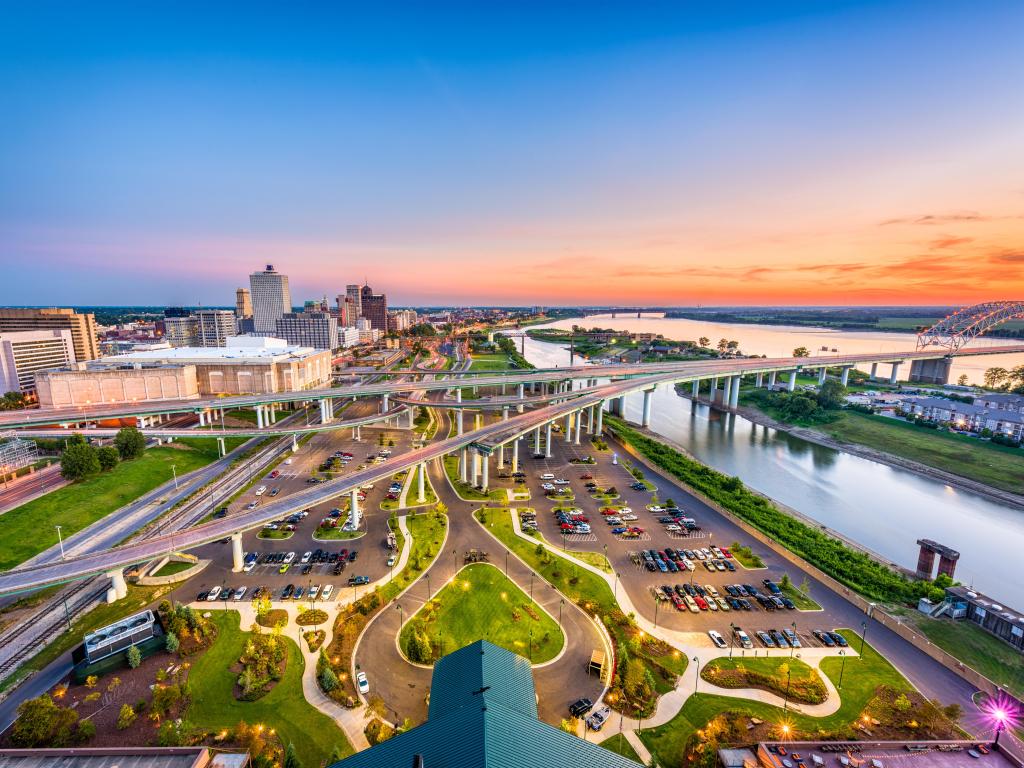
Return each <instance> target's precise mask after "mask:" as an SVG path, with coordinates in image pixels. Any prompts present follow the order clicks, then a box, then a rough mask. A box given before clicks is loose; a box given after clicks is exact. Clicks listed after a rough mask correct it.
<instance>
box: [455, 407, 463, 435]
mask: <svg viewBox="0 0 1024 768" xmlns="http://www.w3.org/2000/svg"><path fill="white" fill-rule="evenodd" d="M462 419H463V416H462V409H459V410H457V411H456V412H455V434H457V435H461V434H462V430H463V426H462Z"/></svg>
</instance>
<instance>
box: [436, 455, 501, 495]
mask: <svg viewBox="0 0 1024 768" xmlns="http://www.w3.org/2000/svg"><path fill="white" fill-rule="evenodd" d="M444 471H445V472H447V473H448V478H449V479H450V480H451V481H452V485H453V486H454V488H455V492H456V493H457V494H458V495H459V496H461V497H462V498H463V499H466V500H467V501H498V502H504V501H505V500H506V494H505V490H504V489H503V488H494V489H492V490H490V491H488V492H487V493H483V492H482V491H479V490H477V489H476V488H474V487H473V486H471V485H469V484H468V483H464V482H462V481H461V480H460V479H459V457H458V456H445V457H444Z"/></svg>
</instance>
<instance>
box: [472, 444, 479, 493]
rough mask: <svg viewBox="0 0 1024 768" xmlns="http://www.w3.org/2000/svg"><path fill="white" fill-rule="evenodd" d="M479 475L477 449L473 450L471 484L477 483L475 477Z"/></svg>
mask: <svg viewBox="0 0 1024 768" xmlns="http://www.w3.org/2000/svg"><path fill="white" fill-rule="evenodd" d="M479 477H480V453H479V452H478V451H473V479H472V483H473V485H477V484H478V481H477V478H479Z"/></svg>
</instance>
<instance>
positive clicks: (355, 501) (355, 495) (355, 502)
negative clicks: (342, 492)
mask: <svg viewBox="0 0 1024 768" xmlns="http://www.w3.org/2000/svg"><path fill="white" fill-rule="evenodd" d="M349 506H350V507H351V511H352V519H353V520H355V519H356V518H357V517H358V515H359V489H358V488H353V489H352V491H351V495H350V496H349Z"/></svg>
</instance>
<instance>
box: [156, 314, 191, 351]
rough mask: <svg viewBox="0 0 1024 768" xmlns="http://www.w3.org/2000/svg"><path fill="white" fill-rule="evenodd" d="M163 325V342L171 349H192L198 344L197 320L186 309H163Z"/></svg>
mask: <svg viewBox="0 0 1024 768" xmlns="http://www.w3.org/2000/svg"><path fill="white" fill-rule="evenodd" d="M182 312H184V314H181V313H182ZM163 324H164V341H166V342H167V343H168V344H170V345H171V346H172V347H194V346H196V345H197V344H198V339H199V319H198V318H196V317H195V316H194V315H193V314H192V313H191V312H189V311H188V310H187V309H185V310H182V309H179V308H178V307H171V308H168V309H165V310H164V320H163Z"/></svg>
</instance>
